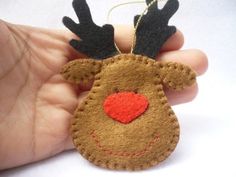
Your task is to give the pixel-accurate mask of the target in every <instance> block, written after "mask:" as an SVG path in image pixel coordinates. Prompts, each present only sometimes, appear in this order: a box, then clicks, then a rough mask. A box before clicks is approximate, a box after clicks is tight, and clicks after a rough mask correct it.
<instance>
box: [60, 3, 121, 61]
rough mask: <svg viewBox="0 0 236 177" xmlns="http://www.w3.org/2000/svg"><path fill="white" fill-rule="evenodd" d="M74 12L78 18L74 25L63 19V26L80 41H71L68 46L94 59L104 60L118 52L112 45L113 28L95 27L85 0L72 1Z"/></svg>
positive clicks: (68, 19)
mask: <svg viewBox="0 0 236 177" xmlns="http://www.w3.org/2000/svg"><path fill="white" fill-rule="evenodd" d="M73 7H74V10H75V12H76V14H77V16H78V18H79V22H80V23H79V24H76V23H75V22H74V21H73V20H72V19H71V18H69V17H64V18H63V23H64V25H65V26H66V27H67V28H68V29H70V30H71V31H72V32H73V33H74V34H76V35H77V36H78V37H79V38H80V40H77V39H72V40H71V41H70V45H71V46H72V47H73V48H75V49H76V50H78V51H79V52H82V53H84V54H86V55H87V56H88V57H91V58H94V59H105V58H108V57H111V56H114V55H116V54H117V53H118V52H117V50H116V48H115V44H114V28H113V26H112V25H108V24H106V25H104V26H102V27H100V26H97V25H96V24H95V23H94V22H93V20H92V16H91V13H90V10H89V7H88V5H87V3H86V1H85V0H74V1H73Z"/></svg>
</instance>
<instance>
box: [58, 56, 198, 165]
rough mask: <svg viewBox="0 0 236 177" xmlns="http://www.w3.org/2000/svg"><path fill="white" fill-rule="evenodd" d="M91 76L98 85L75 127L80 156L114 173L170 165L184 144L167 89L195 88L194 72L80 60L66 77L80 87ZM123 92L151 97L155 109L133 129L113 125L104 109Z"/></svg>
mask: <svg viewBox="0 0 236 177" xmlns="http://www.w3.org/2000/svg"><path fill="white" fill-rule="evenodd" d="M91 63H94V66H93V65H91ZM95 63H96V64H95ZM89 68H90V69H91V70H90V69H89ZM94 70H96V72H94ZM86 73H88V75H90V73H93V74H92V75H93V76H94V79H95V80H94V84H93V87H92V89H91V90H90V92H89V94H88V96H87V98H86V99H85V100H84V101H83V103H82V104H80V105H79V106H78V108H77V109H76V111H75V113H74V119H73V121H72V126H71V133H72V138H73V142H74V145H75V147H76V148H77V149H78V151H79V152H80V153H81V154H82V155H83V156H84V157H85V158H86V159H88V160H89V161H90V162H92V163H93V164H95V165H98V166H101V167H105V168H110V169H123V170H140V169H145V168H149V167H151V166H153V165H156V164H158V163H159V162H161V161H163V160H165V159H166V158H167V157H168V156H169V155H170V154H171V152H172V151H173V150H174V149H175V147H176V145H177V143H178V140H179V124H178V121H177V118H176V116H175V114H174V112H173V111H172V109H171V107H170V105H169V104H168V102H167V98H166V96H165V93H164V91H163V85H165V86H168V87H170V88H173V89H176V90H181V89H184V88H185V87H187V86H190V85H192V84H193V83H195V79H196V74H195V73H194V72H193V71H192V69H191V68H189V67H188V66H185V65H182V64H180V63H172V62H167V63H166V62H156V61H154V60H153V59H150V58H148V57H145V56H141V55H133V54H122V55H117V56H115V57H112V58H108V59H106V60H103V61H94V60H88V59H81V60H75V61H72V62H69V63H68V64H66V65H65V66H64V67H63V69H62V72H61V74H62V76H63V77H64V78H65V79H66V80H69V81H70V82H75V83H80V82H83V79H82V78H83V77H84V76H85V74H86ZM68 76H70V77H68ZM73 76H76V77H73ZM87 78H90V77H87ZM117 90H118V92H120V93H122V92H135V93H137V94H140V95H143V96H145V97H146V98H147V100H148V103H149V105H148V108H147V109H146V111H145V113H143V114H141V115H140V116H139V117H138V118H137V119H135V120H134V121H132V122H130V123H129V124H122V123H120V122H119V121H116V120H113V119H111V118H110V117H109V116H108V115H107V113H106V112H105V111H104V109H103V103H104V101H105V100H106V98H108V96H109V95H112V94H114V93H117Z"/></svg>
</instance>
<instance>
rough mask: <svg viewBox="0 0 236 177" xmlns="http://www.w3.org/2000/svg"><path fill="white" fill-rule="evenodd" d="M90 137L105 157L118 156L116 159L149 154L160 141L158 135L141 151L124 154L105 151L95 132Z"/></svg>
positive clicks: (110, 150) (122, 152)
mask: <svg viewBox="0 0 236 177" xmlns="http://www.w3.org/2000/svg"><path fill="white" fill-rule="evenodd" d="M90 135H91V137H92V139H93V140H94V142H95V144H96V146H97V147H98V148H99V149H100V150H102V151H103V152H104V153H106V154H107V155H113V156H118V157H130V158H133V157H141V156H143V155H144V154H145V153H147V152H149V151H150V150H151V149H152V147H153V146H154V144H155V143H156V142H157V141H158V140H160V137H159V135H156V136H155V137H154V138H152V139H151V140H150V141H149V142H148V143H147V145H146V146H145V147H144V148H143V149H142V150H139V151H135V152H125V151H120V152H119V151H118V152H114V151H113V150H112V149H107V148H105V147H104V146H102V145H101V142H100V141H99V138H98V136H97V135H96V133H95V130H93V131H92V132H91V133H90Z"/></svg>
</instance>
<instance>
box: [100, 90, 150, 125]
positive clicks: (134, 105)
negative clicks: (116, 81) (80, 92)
mask: <svg viewBox="0 0 236 177" xmlns="http://www.w3.org/2000/svg"><path fill="white" fill-rule="evenodd" d="M147 107H148V100H147V98H146V97H145V96H143V95H141V94H136V93H134V92H120V93H114V94H112V95H109V96H108V97H107V98H106V100H105V101H104V104H103V108H104V111H105V112H106V114H107V115H108V116H109V117H111V118H112V119H114V120H117V121H119V122H121V123H124V124H127V123H130V122H131V121H133V120H134V119H136V118H137V117H138V116H140V115H141V114H142V113H144V112H145V111H146V109H147Z"/></svg>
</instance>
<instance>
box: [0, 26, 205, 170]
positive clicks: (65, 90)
mask: <svg viewBox="0 0 236 177" xmlns="http://www.w3.org/2000/svg"><path fill="white" fill-rule="evenodd" d="M132 36H133V28H132V27H131V26H116V28H115V40H116V43H117V45H118V46H119V48H120V49H121V51H123V52H128V51H129V50H130V46H131V42H132ZM71 38H75V36H74V35H73V34H72V33H71V32H69V31H67V30H53V29H42V28H35V27H29V26H23V25H16V24H10V23H8V22H4V21H0V46H1V48H0V105H1V107H0V162H1V163H0V169H7V168H12V167H16V166H20V165H24V164H28V163H31V162H35V161H39V160H41V159H45V158H48V157H50V156H54V155H55V154H58V153H61V152H63V151H66V150H70V149H73V148H74V147H73V144H72V139H71V137H70V134H69V127H70V122H71V119H72V118H73V112H74V110H75V108H76V107H77V105H78V104H80V103H81V101H82V100H83V98H84V97H85V96H86V91H88V90H89V89H90V88H91V83H90V84H87V85H71V84H68V83H67V82H65V81H64V80H63V78H62V76H61V75H60V74H59V72H60V70H61V68H62V66H63V65H64V64H65V63H67V62H68V61H71V60H73V59H78V58H84V57H85V56H84V55H82V54H80V53H77V52H76V51H75V50H74V49H72V48H71V47H70V46H69V44H68V41H69V40H70V39H71ZM183 43H184V38H183V35H182V33H181V32H180V31H178V32H177V33H176V34H175V35H173V36H172V37H171V38H170V39H169V40H168V41H167V42H166V43H165V45H164V46H163V48H162V52H161V54H160V55H159V56H158V58H157V59H158V60H163V61H175V62H180V63H183V64H185V65H188V66H190V67H191V68H192V69H193V70H195V72H196V73H197V74H198V75H201V74H203V73H204V72H205V71H206V69H207V57H206V55H205V54H204V53H203V52H201V51H200V50H195V49H191V50H182V51H181V50H179V49H180V48H181V47H182V45H183ZM165 92H166V95H167V97H168V100H169V102H170V104H171V105H176V104H181V103H186V102H189V101H191V100H193V99H194V98H195V96H196V95H197V92H198V88H197V85H194V86H192V87H190V88H187V89H186V90H184V91H180V92H174V91H170V90H165Z"/></svg>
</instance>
